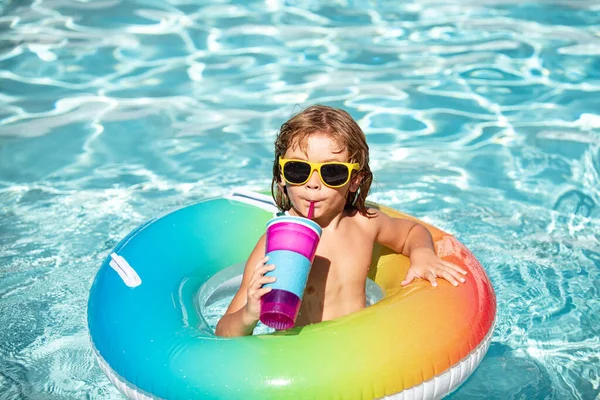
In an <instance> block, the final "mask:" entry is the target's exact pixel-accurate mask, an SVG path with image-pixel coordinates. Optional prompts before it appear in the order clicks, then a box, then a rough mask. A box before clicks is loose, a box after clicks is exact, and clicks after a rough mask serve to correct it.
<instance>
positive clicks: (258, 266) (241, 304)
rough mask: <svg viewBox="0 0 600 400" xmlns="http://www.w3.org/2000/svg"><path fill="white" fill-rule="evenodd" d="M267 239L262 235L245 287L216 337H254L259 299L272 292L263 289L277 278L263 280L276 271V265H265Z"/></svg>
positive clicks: (247, 263) (226, 314)
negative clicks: (269, 273) (252, 335)
mask: <svg viewBox="0 0 600 400" xmlns="http://www.w3.org/2000/svg"><path fill="white" fill-rule="evenodd" d="M266 262H267V257H265V236H264V235H263V236H262V237H261V238H260V240H259V241H258V243H257V244H256V246H255V247H254V250H252V253H251V254H250V257H248V261H247V262H246V268H245V269H244V276H243V278H242V285H241V286H240V288H239V290H238V291H237V293H236V294H235V296H233V299H232V300H231V304H229V307H228V308H227V311H226V312H225V315H223V317H222V318H221V319H220V320H219V322H218V323H217V328H216V329H215V334H216V335H217V336H230V337H232V336H247V335H251V334H252V331H253V330H254V327H255V326H256V324H257V323H258V319H259V317H260V298H261V297H262V296H263V295H265V294H266V293H269V292H270V291H271V288H270V287H266V288H263V287H262V285H264V284H265V283H271V282H275V277H269V276H264V275H265V273H267V272H268V271H272V270H273V269H275V267H274V266H273V265H265V263H266Z"/></svg>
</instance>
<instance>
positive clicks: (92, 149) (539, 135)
mask: <svg viewBox="0 0 600 400" xmlns="http://www.w3.org/2000/svg"><path fill="white" fill-rule="evenodd" d="M0 15H1V16H0V40H1V42H0V43H1V46H0V398H1V399H82V398H93V399H105V398H115V399H118V398H121V397H120V394H119V392H118V391H117V390H116V389H115V388H114V387H113V386H112V385H111V384H110V383H109V381H108V379H107V378H106V377H105V376H104V375H103V373H102V372H101V370H100V369H99V368H98V366H97V365H96V363H95V361H94V358H93V355H92V351H91V348H90V344H89V341H88V336H87V329H86V301H87V297H88V292H89V289H90V285H91V283H92V280H93V277H94V275H95V273H96V271H97V269H98V267H99V266H100V263H101V260H103V259H104V257H106V255H107V254H108V252H109V251H110V249H111V248H112V247H113V246H114V245H115V244H116V243H117V242H118V241H119V240H120V238H122V237H124V236H125V235H126V234H127V233H128V232H129V231H131V230H132V229H134V228H135V227H136V226H138V225H139V224H141V223H142V222H144V221H146V220H147V219H149V218H151V217H154V216H156V215H158V214H162V213H164V212H166V211H168V210H170V209H173V208H175V207H178V206H182V205H186V204H190V203H193V202H196V201H200V200H203V199H206V198H209V197H214V196H218V195H223V194H226V193H229V192H230V191H231V190H232V189H235V188H244V189H264V188H267V187H268V186H269V183H270V181H271V175H270V174H271V168H272V159H273V140H274V138H275V134H276V132H277V130H278V128H279V127H280V125H281V124H282V123H283V122H284V121H285V120H286V119H287V118H289V117H290V116H291V115H292V114H293V113H294V112H297V111H299V110H301V108H302V107H305V106H308V105H310V104H313V103H325V104H328V105H332V106H336V107H342V108H344V109H346V110H347V111H349V112H350V113H351V114H352V116H353V117H354V118H356V120H357V121H358V122H359V123H360V125H361V127H362V128H363V129H364V131H365V133H366V135H367V139H368V142H369V144H370V147H371V160H372V163H371V167H372V169H373V171H374V174H375V183H374V185H373V187H372V192H371V197H370V198H371V200H373V201H376V202H380V203H382V204H386V205H390V206H392V207H395V208H397V209H400V210H403V211H405V212H408V213H411V214H414V215H416V216H418V217H421V218H423V219H425V220H426V221H429V222H431V223H433V224H435V225H438V226H440V227H441V228H443V229H445V230H447V231H450V232H452V233H454V234H455V235H456V236H457V237H458V238H459V239H460V240H462V241H463V242H464V243H465V244H466V245H467V246H469V247H470V248H471V249H472V251H473V252H474V254H475V255H476V256H477V257H478V258H479V259H480V260H481V262H482V263H483V265H484V266H485V268H486V270H487V272H488V274H489V276H490V278H491V280H492V283H493V285H494V288H495V290H496V294H497V297H498V318H497V327H496V331H495V333H494V336H493V341H492V344H491V347H490V350H489V353H488V354H487V356H486V358H485V359H484V360H483V362H482V364H481V365H480V367H479V368H478V369H477V370H476V372H475V373H474V374H473V376H472V377H471V378H470V379H469V380H468V381H467V382H466V383H465V384H464V385H463V386H461V387H460V388H459V390H458V391H457V392H455V393H454V394H453V395H451V397H452V398H454V399H477V398H480V399H484V398H485V399H592V400H593V399H598V398H599V396H600V394H599V393H600V296H599V288H600V178H599V175H600V111H599V110H600V4H599V3H598V2H597V1H576V0H570V1H566V0H565V1H552V2H542V1H539V2H527V3H522V2H517V1H506V0H505V1H470V0H465V1H459V0H456V1H453V2H450V1H443V2H442V1H431V0H419V1H411V2H399V1H392V0H388V1H369V2H367V1H358V0H356V1H354V0H349V1H307V2H301V1H281V0H266V1H262V2H261V1H226V0H219V1H217V0H215V1H212V2H208V1H196V0H171V1H169V2H167V1H163V0H160V1H159V0H139V1H133V0H95V1H75V0H48V1H46V0H36V1H27V0H23V1H18V0H15V1H7V0H4V1H2V2H0ZM240 261H242V260H240Z"/></svg>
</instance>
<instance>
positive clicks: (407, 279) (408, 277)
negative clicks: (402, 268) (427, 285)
mask: <svg viewBox="0 0 600 400" xmlns="http://www.w3.org/2000/svg"><path fill="white" fill-rule="evenodd" d="M414 279H415V274H414V272H413V271H412V270H409V271H408V273H407V274H406V277H405V278H404V280H403V281H402V282H400V285H402V286H406V285H408V284H409V283H411V282H412V281H413V280H414Z"/></svg>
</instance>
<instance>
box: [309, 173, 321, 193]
mask: <svg viewBox="0 0 600 400" xmlns="http://www.w3.org/2000/svg"><path fill="white" fill-rule="evenodd" d="M306 186H307V187H308V188H309V189H319V188H320V187H321V177H320V176H319V172H317V170H314V171H313V172H312V173H311V174H310V178H309V179H308V181H307V182H306Z"/></svg>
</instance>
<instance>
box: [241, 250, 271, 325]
mask: <svg viewBox="0 0 600 400" xmlns="http://www.w3.org/2000/svg"><path fill="white" fill-rule="evenodd" d="M268 260H269V257H266V256H265V257H263V258H261V259H260V260H258V262H257V263H256V267H255V269H254V273H253V274H252V278H250V284H248V292H247V295H246V296H247V297H246V299H247V300H246V314H247V315H248V316H249V317H251V318H252V319H253V320H254V321H258V319H259V318H260V298H261V297H263V296H264V295H265V294H267V293H269V292H270V291H271V289H272V288H271V287H262V286H263V285H264V284H265V283H273V282H275V277H274V276H265V274H266V273H267V272H269V271H273V270H274V269H275V266H274V265H265V263H266V262H267V261H268Z"/></svg>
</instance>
